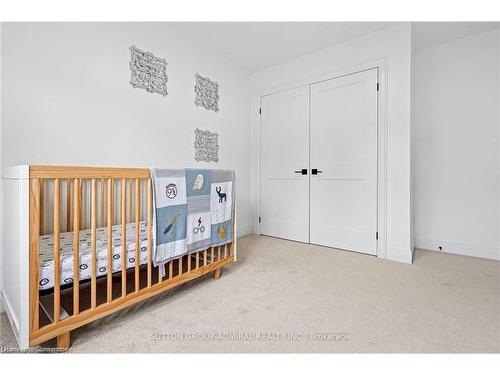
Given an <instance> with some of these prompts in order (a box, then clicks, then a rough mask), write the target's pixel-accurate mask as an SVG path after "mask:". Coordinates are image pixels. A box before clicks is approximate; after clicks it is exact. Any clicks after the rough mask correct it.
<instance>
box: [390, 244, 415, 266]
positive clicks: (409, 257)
mask: <svg viewBox="0 0 500 375" xmlns="http://www.w3.org/2000/svg"><path fill="white" fill-rule="evenodd" d="M387 259H388V260H393V261H395V262H401V263H407V264H412V262H413V251H412V250H411V249H403V248H399V247H388V248H387Z"/></svg>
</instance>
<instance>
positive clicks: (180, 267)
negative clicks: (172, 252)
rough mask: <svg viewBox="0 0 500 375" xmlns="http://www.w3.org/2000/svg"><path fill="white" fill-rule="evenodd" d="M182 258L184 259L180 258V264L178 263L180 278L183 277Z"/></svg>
mask: <svg viewBox="0 0 500 375" xmlns="http://www.w3.org/2000/svg"><path fill="white" fill-rule="evenodd" d="M182 258H183V257H180V258H179V262H178V266H179V276H180V275H182Z"/></svg>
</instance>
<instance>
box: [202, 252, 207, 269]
mask: <svg viewBox="0 0 500 375" xmlns="http://www.w3.org/2000/svg"><path fill="white" fill-rule="evenodd" d="M203 255H204V259H203V265H204V266H206V265H207V249H205V252H204V254H203Z"/></svg>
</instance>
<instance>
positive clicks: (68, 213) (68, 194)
mask: <svg viewBox="0 0 500 375" xmlns="http://www.w3.org/2000/svg"><path fill="white" fill-rule="evenodd" d="M70 228H71V180H70V179H69V178H67V179H66V232H69V231H70V230H71V229H70Z"/></svg>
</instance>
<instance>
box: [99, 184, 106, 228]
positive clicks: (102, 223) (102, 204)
mask: <svg viewBox="0 0 500 375" xmlns="http://www.w3.org/2000/svg"><path fill="white" fill-rule="evenodd" d="M100 186H101V193H100V194H99V196H100V197H101V227H103V226H104V218H105V217H106V216H105V213H104V212H105V210H104V207H105V205H104V178H101V184H100Z"/></svg>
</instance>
